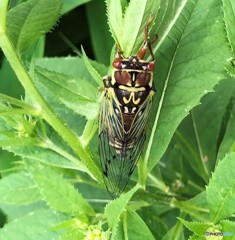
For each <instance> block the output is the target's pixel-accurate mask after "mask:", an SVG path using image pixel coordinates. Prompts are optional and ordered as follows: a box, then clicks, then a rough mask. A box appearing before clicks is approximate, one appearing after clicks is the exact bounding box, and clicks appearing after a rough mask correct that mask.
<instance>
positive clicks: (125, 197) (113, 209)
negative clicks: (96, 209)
mask: <svg viewBox="0 0 235 240" xmlns="http://www.w3.org/2000/svg"><path fill="white" fill-rule="evenodd" d="M138 188H139V186H138V185H136V186H135V187H134V188H133V189H131V190H130V191H129V192H127V193H124V194H122V195H121V196H120V197H119V198H117V199H115V200H113V201H111V202H110V203H109V204H108V205H107V206H106V208H105V216H106V217H107V219H108V224H109V227H110V228H111V229H112V232H113V234H112V239H115V235H116V231H117V226H118V222H119V221H120V217H121V215H122V213H123V211H124V210H125V207H126V205H127V203H128V202H129V201H130V199H131V197H132V195H133V194H134V193H135V192H136V191H137V190H138Z"/></svg>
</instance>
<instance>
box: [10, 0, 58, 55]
mask: <svg viewBox="0 0 235 240" xmlns="http://www.w3.org/2000/svg"><path fill="white" fill-rule="evenodd" d="M61 6H62V4H61V0H51V1H47V0H30V1H27V2H24V3H22V4H19V5H18V6H16V7H14V8H12V9H11V10H10V11H9V12H8V13H7V33H8V35H9V37H10V39H11V41H12V43H13V44H14V46H15V47H16V49H17V50H18V52H19V53H21V52H22V51H24V50H25V49H26V48H28V47H30V46H31V45H32V44H33V43H35V42H36V41H37V39H38V38H39V37H40V36H42V35H43V34H45V33H46V32H48V31H49V30H50V29H51V28H52V27H53V26H54V25H55V23H56V22H57V20H58V18H59V15H60V10H61Z"/></svg>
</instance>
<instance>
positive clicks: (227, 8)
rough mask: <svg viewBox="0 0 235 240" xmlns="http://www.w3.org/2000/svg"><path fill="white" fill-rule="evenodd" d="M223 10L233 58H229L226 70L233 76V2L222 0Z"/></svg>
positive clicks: (234, 55)
mask: <svg viewBox="0 0 235 240" xmlns="http://www.w3.org/2000/svg"><path fill="white" fill-rule="evenodd" d="M223 11H224V21H225V26H226V28H225V29H226V32H227V37H228V40H229V43H230V47H231V49H232V53H233V59H232V58H231V59H229V60H230V64H229V66H228V67H227V69H228V72H229V73H230V75H231V76H233V77H235V65H234V61H235V60H234V59H235V31H234V24H235V7H234V2H233V1H231V0H223Z"/></svg>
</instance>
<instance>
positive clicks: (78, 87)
mask: <svg viewBox="0 0 235 240" xmlns="http://www.w3.org/2000/svg"><path fill="white" fill-rule="evenodd" d="M36 75H37V78H38V82H39V83H42V84H43V85H44V86H45V87H46V88H47V89H48V90H49V91H50V92H51V93H52V94H53V96H54V98H56V99H58V100H59V101H60V102H62V103H63V104H65V105H66V106H67V107H68V108H70V109H72V110H73V111H74V112H75V113H77V114H80V115H82V116H85V117H86V118H87V119H94V118H96V117H97V115H98V110H99V104H98V103H97V95H98V90H97V89H96V88H95V87H93V86H92V85H91V84H89V82H87V81H85V80H84V79H74V78H70V77H69V76H66V75H63V74H61V73H56V72H51V71H48V70H46V69H41V68H39V67H37V69H36Z"/></svg>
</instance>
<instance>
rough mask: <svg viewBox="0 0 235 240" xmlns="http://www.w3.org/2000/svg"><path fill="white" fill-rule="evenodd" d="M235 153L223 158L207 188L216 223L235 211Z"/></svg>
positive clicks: (211, 210) (212, 214)
mask: <svg viewBox="0 0 235 240" xmlns="http://www.w3.org/2000/svg"><path fill="white" fill-rule="evenodd" d="M234 159H235V153H234V152H233V153H230V154H228V155H227V156H226V157H225V158H224V159H223V160H221V161H220V162H219V163H218V165H217V167H216V169H215V172H214V173H213V174H212V178H211V180H210V183H209V186H208V187H207V188H206V193H207V199H208V204H209V209H210V216H211V220H212V221H213V222H214V223H216V222H218V221H219V220H220V219H224V218H228V217H230V216H231V214H233V213H235V191H234V186H235V180H234V168H235V161H234Z"/></svg>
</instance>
